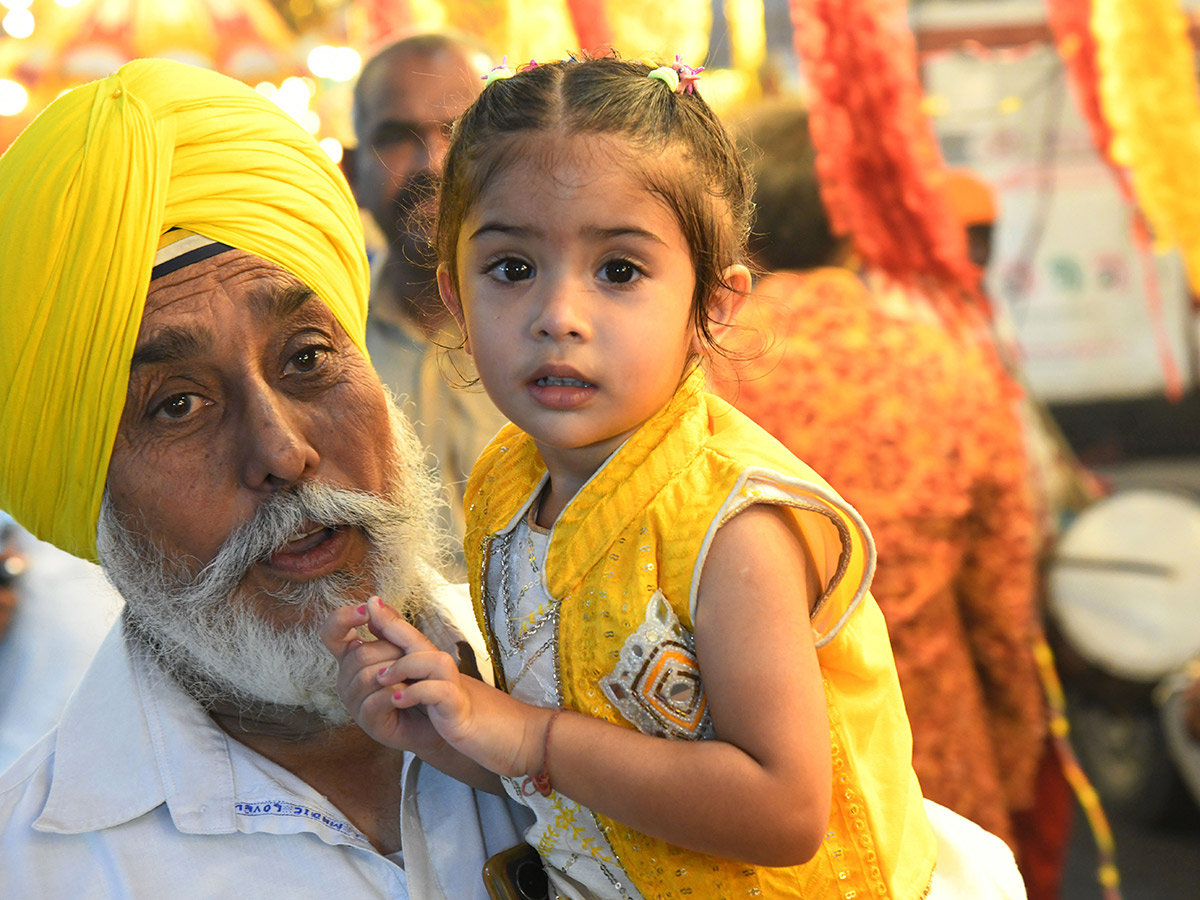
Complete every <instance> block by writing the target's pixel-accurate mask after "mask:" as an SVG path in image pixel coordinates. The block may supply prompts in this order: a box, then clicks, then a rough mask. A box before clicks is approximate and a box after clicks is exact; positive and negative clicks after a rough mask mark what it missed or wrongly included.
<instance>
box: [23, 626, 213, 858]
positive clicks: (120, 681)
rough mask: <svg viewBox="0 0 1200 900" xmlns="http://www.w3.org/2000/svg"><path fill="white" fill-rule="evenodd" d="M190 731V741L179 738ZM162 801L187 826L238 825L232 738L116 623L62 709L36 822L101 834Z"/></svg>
mask: <svg viewBox="0 0 1200 900" xmlns="http://www.w3.org/2000/svg"><path fill="white" fill-rule="evenodd" d="M184 734H186V735H187V736H188V739H187V740H186V741H185V740H180V739H179V735H184ZM199 773H204V774H203V776H200V774H199ZM164 802H165V803H167V805H168V808H169V809H170V812H171V816H172V819H173V820H174V822H175V825H176V827H177V828H179V829H180V830H181V831H185V832H206V833H229V832H232V831H234V830H236V829H235V822H234V812H233V767H232V764H231V761H230V757H229V738H228V737H227V736H226V735H225V733H224V732H223V731H221V729H220V728H219V727H218V726H217V724H216V723H215V722H213V721H212V719H211V718H209V716H208V715H207V714H206V713H205V712H204V710H203V709H201V708H200V706H199V705H198V704H196V703H195V702H194V701H193V700H192V699H191V698H190V697H188V696H187V694H186V693H184V691H183V690H182V689H181V688H180V687H179V686H178V685H177V684H175V682H174V681H173V680H171V679H170V678H169V677H168V676H167V675H165V674H164V673H163V672H162V671H161V670H159V669H158V668H157V667H155V666H154V665H153V663H151V662H150V661H149V660H147V659H146V658H144V656H142V655H141V654H139V653H135V652H132V651H131V648H130V647H128V646H127V644H126V640H125V636H124V633H123V631H122V628H121V626H120V624H118V625H116V626H115V627H114V628H113V629H112V630H111V631H110V632H109V634H108V637H106V638H105V640H104V643H103V644H102V645H101V647H100V650H99V651H98V652H97V653H96V657H95V659H94V660H93V662H92V665H91V667H90V668H89V669H88V671H87V673H86V674H85V676H84V678H83V681H82V682H81V683H80V686H79V689H78V690H77V691H76V692H75V694H74V696H73V697H72V698H71V700H70V701H69V702H68V703H67V706H66V708H65V710H64V711H63V716H62V719H61V720H60V722H59V726H58V735H57V739H56V742H55V766H54V776H53V781H52V783H51V786H50V795H49V798H48V800H47V802H46V806H45V808H44V809H43V811H42V814H41V816H39V817H38V819H37V821H36V822H35V823H34V826H35V827H36V828H37V829H38V830H40V831H54V832H62V833H68V834H71V833H80V832H85V831H94V830H97V829H101V828H109V827H112V826H114V825H119V824H121V823H122V822H127V821H129V820H131V819H134V818H137V817H138V816H140V815H143V814H145V813H146V812H149V811H150V810H151V809H154V808H155V807H156V806H159V805H160V804H162V803H164Z"/></svg>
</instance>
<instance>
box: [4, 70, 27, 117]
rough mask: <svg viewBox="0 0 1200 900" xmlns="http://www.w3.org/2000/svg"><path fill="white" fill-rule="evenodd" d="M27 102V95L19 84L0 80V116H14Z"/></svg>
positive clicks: (5, 79)
mask: <svg viewBox="0 0 1200 900" xmlns="http://www.w3.org/2000/svg"><path fill="white" fill-rule="evenodd" d="M28 102H29V93H28V91H26V90H25V88H23V87H22V86H21V85H20V84H18V83H17V82H15V81H10V80H9V79H7V78H0V116H15V115H16V114H17V113H19V112H20V111H21V110H23V109H24V108H25V105H26V104H27V103H28Z"/></svg>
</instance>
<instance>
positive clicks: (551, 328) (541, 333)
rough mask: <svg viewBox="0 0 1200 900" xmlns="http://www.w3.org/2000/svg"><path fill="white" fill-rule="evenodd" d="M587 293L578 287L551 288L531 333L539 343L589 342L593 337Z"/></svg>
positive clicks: (557, 286) (560, 284)
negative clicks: (545, 341)
mask: <svg viewBox="0 0 1200 900" xmlns="http://www.w3.org/2000/svg"><path fill="white" fill-rule="evenodd" d="M587 307H588V303H587V297H586V296H585V292H584V291H583V290H582V289H581V288H580V287H579V286H577V285H571V284H568V283H561V282H560V283H557V284H552V285H548V286H547V291H546V295H545V297H544V298H543V300H542V302H541V304H540V305H539V306H538V308H537V311H536V313H535V314H534V317H533V322H532V324H531V327H530V330H531V331H532V333H533V336H534V337H535V338H537V339H539V340H546V339H549V340H552V341H586V340H589V339H590V338H591V336H592V328H591V323H590V320H589V316H588V311H587Z"/></svg>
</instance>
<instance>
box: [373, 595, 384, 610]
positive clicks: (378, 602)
mask: <svg viewBox="0 0 1200 900" xmlns="http://www.w3.org/2000/svg"><path fill="white" fill-rule="evenodd" d="M372 599H374V600H375V605H376V606H378V607H379V608H380V609H383V598H382V597H374V598H372Z"/></svg>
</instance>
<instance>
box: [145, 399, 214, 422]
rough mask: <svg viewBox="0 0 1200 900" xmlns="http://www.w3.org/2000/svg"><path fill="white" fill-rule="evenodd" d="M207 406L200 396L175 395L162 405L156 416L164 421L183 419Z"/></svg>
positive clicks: (157, 408) (156, 409) (156, 411)
mask: <svg viewBox="0 0 1200 900" xmlns="http://www.w3.org/2000/svg"><path fill="white" fill-rule="evenodd" d="M204 405H206V403H205V401H204V399H203V398H202V397H201V396H200V395H199V394H174V395H172V396H170V397H168V398H167V399H166V400H164V401H163V402H162V403H160V404H159V405H158V406H157V407H156V408H155V410H154V415H156V416H159V417H161V418H164V419H183V418H186V417H187V416H190V415H191V414H192V413H194V412H195V411H196V410H197V409H199V408H200V407H201V406H204Z"/></svg>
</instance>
